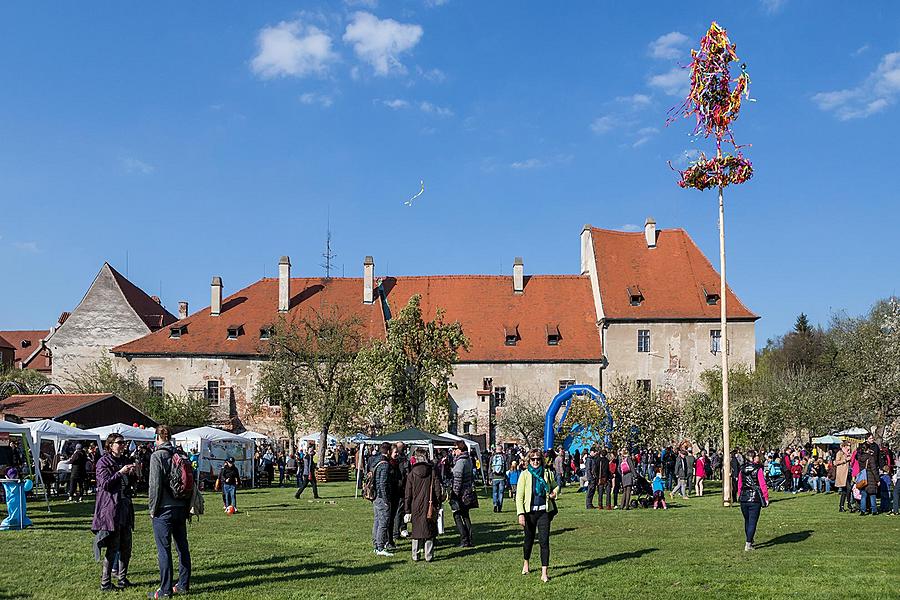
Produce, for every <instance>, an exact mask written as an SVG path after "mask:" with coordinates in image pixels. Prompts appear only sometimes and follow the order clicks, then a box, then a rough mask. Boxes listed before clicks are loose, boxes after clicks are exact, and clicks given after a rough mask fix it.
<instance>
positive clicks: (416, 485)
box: [404, 462, 443, 540]
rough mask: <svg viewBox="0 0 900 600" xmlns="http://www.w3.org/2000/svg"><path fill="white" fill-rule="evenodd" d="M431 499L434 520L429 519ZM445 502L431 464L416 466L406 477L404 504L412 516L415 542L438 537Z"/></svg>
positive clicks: (422, 463)
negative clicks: (441, 512)
mask: <svg viewBox="0 0 900 600" xmlns="http://www.w3.org/2000/svg"><path fill="white" fill-rule="evenodd" d="M429 498H430V499H431V505H432V512H433V514H432V518H431V519H429V518H428V503H429ZM442 500H443V490H442V488H441V482H440V479H439V478H438V477H436V476H435V473H434V469H433V468H432V466H431V464H430V463H427V462H418V463H416V464H414V465H413V466H412V467H411V468H410V470H409V473H408V474H407V477H406V489H405V494H404V502H405V505H406V511H407V512H408V513H409V514H410V518H409V520H410V522H411V523H412V535H411V536H410V537H412V538H413V539H414V540H429V539H432V538H434V537H437V514H438V509H440V507H441V501H442Z"/></svg>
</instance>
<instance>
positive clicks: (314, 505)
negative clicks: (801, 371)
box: [0, 483, 900, 599]
mask: <svg viewBox="0 0 900 600" xmlns="http://www.w3.org/2000/svg"><path fill="white" fill-rule="evenodd" d="M573 489H574V488H571V487H570V488H566V489H565V490H564V494H563V496H562V498H561V502H560V513H559V516H558V517H557V518H556V519H555V520H554V521H553V526H552V536H551V552H552V553H551V571H550V575H551V578H552V579H551V581H550V582H549V583H548V584H541V583H540V580H539V574H538V573H537V571H539V569H537V568H536V567H537V566H538V565H539V560H537V558H538V554H537V547H535V555H534V557H533V561H532V566H533V569H534V570H533V572H532V574H531V575H529V576H527V577H523V576H521V575H519V572H520V570H521V542H522V533H521V530H520V528H519V527H518V525H517V524H516V522H515V514H514V512H515V510H514V505H513V503H512V502H511V501H509V500H507V501H506V503H505V505H504V509H505V512H503V513H500V514H495V513H493V512H492V511H491V507H490V500H488V499H483V500H482V503H481V505H482V508H480V509H478V510H476V511H473V513H472V514H473V521H474V524H475V527H474V530H475V536H474V538H475V539H474V541H475V544H476V547H475V548H474V549H459V548H456V547H454V546H455V544H456V543H457V536H456V533H455V529H454V528H453V525H452V520H451V518H450V515H449V514H448V515H447V533H446V534H445V535H444V536H442V537H441V538H440V539H439V541H438V545H437V549H436V557H435V558H436V560H435V562H434V563H432V564H425V563H423V562H419V563H412V562H411V561H410V558H409V542H408V541H405V540H404V541H402V542H401V544H400V550H399V551H398V552H397V554H396V555H395V556H394V557H393V558H379V557H376V556H373V554H372V548H371V530H372V509H371V505H370V504H369V503H368V502H367V501H365V500H363V499H358V500H356V499H354V498H353V487H352V484H350V483H341V484H327V485H322V486H320V487H319V491H320V494H321V496H322V498H323V499H322V500H320V501H316V502H310V501H308V500H309V499H311V490H307V491H306V492H305V493H304V498H303V499H301V500H299V501H297V500H294V497H293V489H288V488H284V489H278V488H273V489H264V490H240V491H239V492H238V505H239V507H240V509H241V512H240V513H238V514H236V515H234V516H227V515H225V514H223V513H222V512H221V509H220V508H219V507H220V502H219V496H218V495H217V494H209V495H207V497H206V499H207V502H206V506H207V511H208V514H207V515H205V516H204V517H203V518H201V520H200V522H195V523H194V524H192V525H190V529H189V533H188V536H189V539H190V544H191V554H192V557H193V573H194V574H193V579H192V590H191V592H192V593H191V597H196V598H210V599H212V598H254V599H256V598H259V599H262V598H372V599H376V598H410V599H413V598H428V599H432V598H453V599H463V598H465V599H479V598H520V599H530V598H539V597H541V595H547V594H552V595H553V597H554V598H562V597H573V598H574V597H585V598H586V597H591V598H604V597H610V598H625V597H630V598H637V597H644V598H666V599H669V598H698V597H727V598H731V599H736V598H786V597H790V598H832V597H833V598H845V597H857V598H898V597H900V517H891V516H887V515H881V516H878V517H865V518H862V517H859V516H857V515H850V514H849V513H844V514H839V513H838V512H837V508H836V505H837V496H836V495H834V494H830V495H818V496H810V495H799V496H791V495H788V494H775V496H774V500H775V502H773V503H772V504H771V506H770V507H769V508H767V509H765V510H764V511H763V515H762V517H761V519H760V525H759V530H758V532H757V544H758V549H757V550H756V551H754V552H749V553H745V552H744V550H743V524H742V519H741V516H740V511H739V510H738V509H737V508H731V509H725V508H721V507H720V506H719V500H718V497H717V496H716V495H714V494H710V495H708V496H706V497H704V498H696V499H694V498H692V499H690V500H688V501H685V502H680V503H675V505H674V506H673V507H672V508H671V509H670V510H668V511H654V510H632V511H629V512H620V511H592V512H590V513H589V512H588V511H586V510H585V508H584V496H583V495H581V494H578V493H576V492H574V491H570V490H573ZM42 508H43V507H42V505H41V504H40V503H38V502H34V503H32V505H31V506H30V516H31V518H32V519H33V521H34V527H33V528H31V529H28V530H26V531H24V532H0V550H2V553H0V565H2V568H0V598H2V599H10V598H54V599H57V598H90V597H96V596H99V595H100V594H99V592H97V589H98V584H99V565H98V564H97V563H95V562H94V561H93V558H92V555H91V539H92V538H91V533H90V531H89V527H90V517H91V514H92V510H93V504H92V503H88V502H86V503H83V504H65V503H53V506H52V509H53V512H52V513H51V514H47V513H46V510H44V511H42V510H41V509H42ZM136 508H137V510H138V511H139V512H138V515H137V530H136V531H135V543H134V558H133V561H132V565H131V573H130V578H131V580H132V581H134V582H135V583H137V584H138V586H139V587H137V588H136V589H133V590H129V591H125V592H121V593H118V594H116V595H115V596H116V597H118V598H123V599H127V598H146V594H147V591H148V590H150V589H155V587H156V584H157V583H158V573H157V569H156V550H155V547H154V544H153V538H152V531H151V527H150V521H149V518H148V516H147V511H146V505H145V504H144V502H143V500H142V499H139V502H138V503H137V504H136ZM448 513H449V511H448Z"/></svg>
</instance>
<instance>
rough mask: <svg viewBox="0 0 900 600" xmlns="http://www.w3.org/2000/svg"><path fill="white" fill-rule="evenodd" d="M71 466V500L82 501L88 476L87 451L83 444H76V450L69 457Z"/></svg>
mask: <svg viewBox="0 0 900 600" xmlns="http://www.w3.org/2000/svg"><path fill="white" fill-rule="evenodd" d="M69 467H70V468H71V470H70V471H69V502H81V497H82V496H84V479H85V477H86V476H87V453H86V452H85V451H84V449H83V448H82V447H81V444H75V452H73V453H72V456H70V457H69Z"/></svg>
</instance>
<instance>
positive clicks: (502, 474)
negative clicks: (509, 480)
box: [491, 444, 506, 513]
mask: <svg viewBox="0 0 900 600" xmlns="http://www.w3.org/2000/svg"><path fill="white" fill-rule="evenodd" d="M505 486H506V456H504V454H503V447H502V446H500V445H499V444H497V445H496V446H494V454H492V455H491V495H492V497H493V500H494V512H497V513H498V512H502V511H503V488H504V487H505Z"/></svg>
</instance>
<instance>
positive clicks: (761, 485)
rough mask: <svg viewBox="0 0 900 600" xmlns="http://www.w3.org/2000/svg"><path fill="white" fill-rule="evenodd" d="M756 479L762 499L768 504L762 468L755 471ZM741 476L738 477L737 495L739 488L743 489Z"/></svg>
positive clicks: (739, 493) (739, 491) (767, 490)
mask: <svg viewBox="0 0 900 600" xmlns="http://www.w3.org/2000/svg"><path fill="white" fill-rule="evenodd" d="M756 477H757V481H759V490H760V491H761V492H762V496H763V500H765V501H766V504H769V486H767V485H766V476H765V475H763V470H762V469H760V470H758V471H757V472H756ZM743 487H744V486H743V477H738V496H739V497H740V495H741V489H743Z"/></svg>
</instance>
